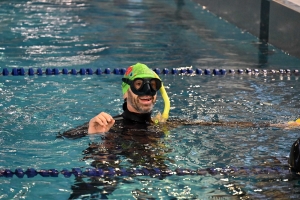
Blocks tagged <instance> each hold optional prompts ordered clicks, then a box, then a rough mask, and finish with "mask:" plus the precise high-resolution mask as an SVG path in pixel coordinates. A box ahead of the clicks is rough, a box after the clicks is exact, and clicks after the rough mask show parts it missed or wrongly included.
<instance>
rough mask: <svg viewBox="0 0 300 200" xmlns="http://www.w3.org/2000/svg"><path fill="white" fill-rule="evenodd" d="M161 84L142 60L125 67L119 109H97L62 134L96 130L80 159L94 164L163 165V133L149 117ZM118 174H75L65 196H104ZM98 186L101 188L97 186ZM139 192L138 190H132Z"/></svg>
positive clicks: (76, 135)
mask: <svg viewBox="0 0 300 200" xmlns="http://www.w3.org/2000/svg"><path fill="white" fill-rule="evenodd" d="M161 87H162V82H161V80H160V78H159V77H158V76H157V75H156V74H155V72H154V71H153V70H151V69H150V68H148V67H147V66H146V65H145V64H141V63H137V64H135V65H132V66H130V67H128V69H127V70H126V72H125V74H124V77H123V78H122V92H123V97H124V103H123V113H122V114H120V115H117V116H114V117H112V116H111V115H110V114H108V113H105V112H101V113H100V114H98V115H97V116H95V117H93V118H92V119H91V120H90V121H89V122H87V123H85V124H83V125H82V126H78V127H76V128H73V129H70V130H67V131H65V132H64V133H63V134H62V135H60V136H63V137H65V138H70V139H76V138H80V137H84V136H86V135H88V134H99V135H100V136H101V139H100V140H99V142H92V143H91V144H89V147H88V148H87V149H85V150H84V151H83V160H91V161H92V162H91V166H93V167H95V168H102V169H107V168H109V167H113V168H122V167H123V168H130V167H132V168H134V167H137V166H139V167H143V168H146V169H147V168H148V169H150V168H159V169H167V168H168V164H166V163H167V162H173V161H172V160H170V159H169V158H168V157H167V156H166V155H165V154H166V153H168V152H169V151H171V150H170V149H169V148H167V147H166V146H165V143H166V140H168V139H167V138H166V137H165V133H164V132H163V131H162V126H157V125H155V124H154V123H153V121H152V119H151V114H152V110H153V107H154V105H155V102H156V98H157V92H158V90H160V88H161ZM119 182H122V177H100V178H99V177H89V178H88V179H87V180H86V178H82V177H77V178H76V182H75V184H74V185H73V186H72V194H71V195H70V198H69V199H77V198H80V197H82V196H84V195H88V194H95V193H98V194H100V195H101V198H106V197H107V195H109V194H110V193H112V192H113V191H114V190H115V188H116V187H117V184H118V183H119ZM99 188H101V189H99ZM136 192H137V193H139V191H136Z"/></svg>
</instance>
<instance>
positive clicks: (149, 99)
mask: <svg viewBox="0 0 300 200" xmlns="http://www.w3.org/2000/svg"><path fill="white" fill-rule="evenodd" d="M124 98H127V108H128V110H129V111H131V112H135V113H149V112H151V110H152V109H153V107H154V104H155V102H156V95H154V96H151V95H141V96H138V95H135V94H134V93H133V92H132V91H131V89H130V88H129V89H128V91H127V92H126V93H125V94H124Z"/></svg>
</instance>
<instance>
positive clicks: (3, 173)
mask: <svg viewBox="0 0 300 200" xmlns="http://www.w3.org/2000/svg"><path fill="white" fill-rule="evenodd" d="M288 173H289V168H288V167H287V166H273V167H260V166H258V167H250V168H249V167H239V168H237V167H225V168H206V169H197V170H191V169H182V168H177V169H175V170H173V171H172V170H170V169H159V168H152V169H148V168H140V169H137V168H129V169H124V168H112V167H108V168H105V169H101V168H86V169H83V170H82V169H81V168H72V169H71V170H67V169H63V170H62V171H58V170H56V169H48V170H45V169H41V170H35V169H33V168H28V169H27V170H25V171H24V170H23V169H21V168H17V169H15V170H14V171H12V170H10V169H0V177H5V178H12V177H13V176H14V175H15V176H17V177H18V178H23V177H24V176H25V175H26V176H27V178H33V177H35V176H37V175H40V176H42V177H58V175H59V174H61V175H63V176H64V177H65V178H69V177H71V176H72V175H74V176H75V177H114V176H151V177H158V176H172V175H178V176H184V175H247V176H249V175H257V174H288Z"/></svg>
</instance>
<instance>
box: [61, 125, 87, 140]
mask: <svg viewBox="0 0 300 200" xmlns="http://www.w3.org/2000/svg"><path fill="white" fill-rule="evenodd" d="M88 128H89V122H86V123H84V124H83V125H81V126H77V127H76V128H72V129H70V130H67V131H65V132H63V133H62V134H61V133H59V134H58V135H57V137H58V138H69V139H77V138H81V137H84V136H86V135H88Z"/></svg>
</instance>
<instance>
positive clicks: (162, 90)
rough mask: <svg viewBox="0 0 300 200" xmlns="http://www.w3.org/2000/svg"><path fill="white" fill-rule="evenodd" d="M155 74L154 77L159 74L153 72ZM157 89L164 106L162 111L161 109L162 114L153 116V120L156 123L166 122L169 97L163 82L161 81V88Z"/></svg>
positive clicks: (168, 110)
mask: <svg viewBox="0 0 300 200" xmlns="http://www.w3.org/2000/svg"><path fill="white" fill-rule="evenodd" d="M155 76H156V78H159V76H158V75H157V74H156V73H155ZM159 90H160V93H161V96H162V98H163V100H164V103H165V107H164V111H163V113H162V115H161V114H160V113H159V114H157V115H156V116H155V117H154V118H153V121H154V123H156V124H157V123H159V122H166V121H167V119H168V118H169V112H170V99H169V97H168V94H167V92H166V89H165V87H164V85H163V83H161V88H160V89H159Z"/></svg>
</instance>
